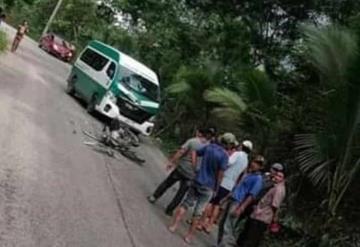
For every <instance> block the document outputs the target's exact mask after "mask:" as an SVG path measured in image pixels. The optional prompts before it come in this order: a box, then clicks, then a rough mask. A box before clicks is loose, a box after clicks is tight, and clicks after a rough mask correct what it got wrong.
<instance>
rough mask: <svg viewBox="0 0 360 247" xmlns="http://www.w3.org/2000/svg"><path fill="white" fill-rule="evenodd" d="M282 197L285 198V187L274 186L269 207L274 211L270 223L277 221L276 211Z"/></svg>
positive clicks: (282, 199)
mask: <svg viewBox="0 0 360 247" xmlns="http://www.w3.org/2000/svg"><path fill="white" fill-rule="evenodd" d="M284 199H285V188H283V187H276V191H275V194H274V197H273V201H272V205H271V208H272V210H273V213H274V215H273V219H272V223H277V222H278V211H279V208H280V206H281V203H282V202H283V201H284Z"/></svg>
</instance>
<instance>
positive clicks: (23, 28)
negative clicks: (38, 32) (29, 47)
mask: <svg viewBox="0 0 360 247" xmlns="http://www.w3.org/2000/svg"><path fill="white" fill-rule="evenodd" d="M28 32H29V25H28V22H27V21H23V23H22V24H21V25H19V27H18V29H17V32H16V35H15V38H14V41H13V44H12V47H11V51H12V52H15V51H16V50H17V49H18V47H19V44H20V42H21V40H22V39H23V38H24V36H25V34H26V33H28Z"/></svg>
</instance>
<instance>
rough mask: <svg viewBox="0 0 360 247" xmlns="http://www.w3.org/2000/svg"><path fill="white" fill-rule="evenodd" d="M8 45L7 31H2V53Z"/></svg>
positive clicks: (0, 35)
mask: <svg viewBox="0 0 360 247" xmlns="http://www.w3.org/2000/svg"><path fill="white" fill-rule="evenodd" d="M7 47H8V37H7V35H6V33H5V32H3V31H0V53H4V52H5V51H6V50H7Z"/></svg>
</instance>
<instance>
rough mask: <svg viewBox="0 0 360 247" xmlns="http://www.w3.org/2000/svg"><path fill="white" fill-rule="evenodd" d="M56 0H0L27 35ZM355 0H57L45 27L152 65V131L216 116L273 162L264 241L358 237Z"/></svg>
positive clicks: (359, 22)
mask: <svg viewBox="0 0 360 247" xmlns="http://www.w3.org/2000/svg"><path fill="white" fill-rule="evenodd" d="M56 2H57V1H56V0H41V1H40V0H33V1H24V0H17V1H5V0H0V5H3V7H5V9H6V10H7V12H8V13H9V15H8V21H9V22H10V23H12V24H17V23H18V22H20V21H21V20H23V19H28V20H29V22H30V25H31V26H30V30H31V33H30V34H31V36H33V37H34V38H39V37H40V34H41V32H42V29H43V27H44V26H45V24H46V21H47V19H48V18H49V15H50V14H51V11H52V9H53V8H54V6H55V5H56ZM359 10H360V4H359V2H358V1H355V0H343V1H334V0H322V1H320V0H316V1H310V0H303V1H297V2H296V3H295V2H293V1H285V0H266V1H264V0H262V1H260V0H252V1H240V0H233V1H216V0H207V1H200V0H180V1H176V0H167V1H153V0H147V1H144V0H103V1H95V0H94V1H91V0H64V3H63V5H62V6H61V10H60V12H59V13H58V15H57V17H56V18H55V21H54V23H53V24H52V26H51V30H52V31H54V32H56V33H59V34H60V35H62V36H64V37H65V38H66V39H68V40H69V41H71V42H73V43H75V44H76V46H77V47H78V50H80V49H81V47H83V46H84V45H85V44H86V43H87V42H88V41H89V40H90V39H99V40H102V41H104V42H106V43H109V44H111V45H113V46H115V47H117V48H119V49H120V50H122V51H124V52H126V53H129V54H131V55H132V56H134V57H136V58H138V59H139V60H140V61H143V62H144V63H146V64H148V65H149V66H150V67H151V68H153V69H154V70H155V71H156V72H157V73H158V74H159V77H160V79H161V85H162V95H163V99H162V111H161V113H160V114H159V116H158V120H157V129H156V132H155V133H154V135H155V136H160V137H161V138H164V139H166V140H169V139H170V140H176V141H177V142H181V141H182V140H183V139H185V138H187V137H188V136H189V135H191V134H192V133H193V130H194V128H196V126H199V125H217V127H218V128H219V129H221V130H230V131H232V132H234V133H236V134H237V135H238V136H239V138H241V139H242V138H251V139H252V140H254V142H255V143H256V149H257V151H258V152H261V153H264V154H265V155H266V157H267V159H268V160H269V162H273V161H281V162H285V163H286V164H287V166H288V170H289V174H290V176H289V179H288V188H289V190H288V200H287V204H286V210H284V211H283V217H282V219H283V223H284V225H285V227H284V235H283V236H282V237H281V238H280V237H277V238H274V239H273V238H270V240H269V241H268V243H270V244H271V246H358V245H360V242H359V241H360V240H359V238H360V236H359V235H357V233H358V232H359V229H358V222H359V218H360V211H359V207H358V206H357V205H358V203H359V202H360V197H359V194H358V193H357V191H358V189H359V188H360V184H359V182H358V181H356V177H357V176H358V175H359V168H360V149H359V140H360V138H359V137H360V132H359V122H360V91H359V90H360V88H359V87H360V81H359V80H360V79H359V78H360V77H359V75H358V73H359V72H358V69H357V68H358V67H359V66H360V55H359V51H358V47H359V41H360V18H359V16H357V14H358V13H359ZM219 123H221V124H219Z"/></svg>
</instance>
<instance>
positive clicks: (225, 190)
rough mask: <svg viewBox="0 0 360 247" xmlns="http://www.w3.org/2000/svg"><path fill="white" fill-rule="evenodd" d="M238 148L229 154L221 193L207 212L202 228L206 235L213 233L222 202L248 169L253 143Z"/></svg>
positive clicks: (243, 144)
mask: <svg viewBox="0 0 360 247" xmlns="http://www.w3.org/2000/svg"><path fill="white" fill-rule="evenodd" d="M237 148H238V145H237V146H234V148H233V150H232V151H231V153H229V155H230V157H229V165H228V168H227V169H226V171H225V172H224V178H223V180H222V182H221V185H220V188H219V191H218V193H217V195H216V196H215V197H214V198H213V199H212V200H211V201H210V204H209V205H208V207H207V209H206V210H205V213H204V217H203V222H202V227H203V230H204V231H205V232H206V233H210V232H211V230H212V227H213V225H214V223H215V221H216V220H217V218H218V217H219V212H220V202H222V200H223V199H224V198H225V197H226V196H228V195H229V193H231V191H232V190H233V188H234V187H235V185H236V184H238V182H239V180H240V178H241V177H242V175H243V173H244V171H245V170H246V169H247V167H248V164H249V159H248V156H249V154H250V153H251V150H252V148H253V144H252V142H251V141H249V140H246V141H243V142H242V144H241V146H240V150H239V151H237Z"/></svg>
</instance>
